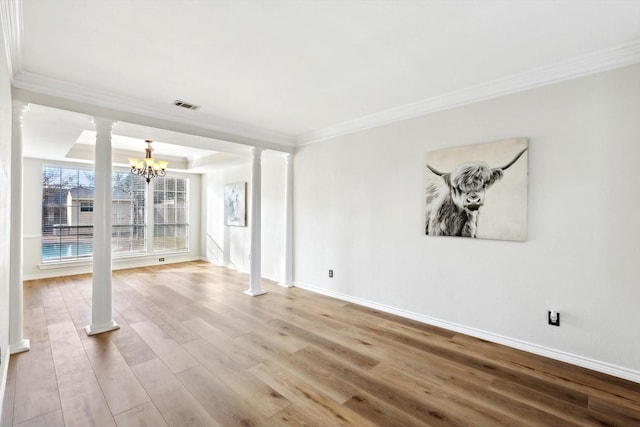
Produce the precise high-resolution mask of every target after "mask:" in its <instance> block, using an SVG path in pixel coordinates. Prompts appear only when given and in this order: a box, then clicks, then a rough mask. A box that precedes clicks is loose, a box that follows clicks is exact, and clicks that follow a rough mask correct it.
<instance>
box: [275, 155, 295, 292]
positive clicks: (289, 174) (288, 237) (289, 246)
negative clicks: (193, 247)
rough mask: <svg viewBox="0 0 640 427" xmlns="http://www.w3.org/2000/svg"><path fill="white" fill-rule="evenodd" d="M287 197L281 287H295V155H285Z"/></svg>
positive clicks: (285, 196)
mask: <svg viewBox="0 0 640 427" xmlns="http://www.w3.org/2000/svg"><path fill="white" fill-rule="evenodd" d="M285 162H286V171H285V172H286V174H285V195H284V209H285V210H284V281H282V282H280V283H278V284H279V285H280V286H284V287H286V288H290V287H292V286H293V154H290V153H287V154H286V155H285Z"/></svg>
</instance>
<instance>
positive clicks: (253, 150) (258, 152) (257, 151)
mask: <svg viewBox="0 0 640 427" xmlns="http://www.w3.org/2000/svg"><path fill="white" fill-rule="evenodd" d="M263 151H264V148H261V147H253V148H251V154H252V155H253V157H260V155H261V154H262V152H263Z"/></svg>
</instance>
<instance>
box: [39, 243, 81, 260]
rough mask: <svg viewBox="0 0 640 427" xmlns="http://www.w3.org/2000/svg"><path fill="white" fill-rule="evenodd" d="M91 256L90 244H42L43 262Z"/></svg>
mask: <svg viewBox="0 0 640 427" xmlns="http://www.w3.org/2000/svg"><path fill="white" fill-rule="evenodd" d="M91 255H93V245H92V244H91V243H88V244H87V243H85V244H83V243H80V244H77V243H73V242H66V243H43V244H42V260H43V261H49V260H52V259H62V258H79V257H83V256H91Z"/></svg>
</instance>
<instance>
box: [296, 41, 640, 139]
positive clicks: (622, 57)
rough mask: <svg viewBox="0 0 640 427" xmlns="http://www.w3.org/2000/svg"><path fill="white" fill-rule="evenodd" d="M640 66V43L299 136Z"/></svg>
mask: <svg viewBox="0 0 640 427" xmlns="http://www.w3.org/2000/svg"><path fill="white" fill-rule="evenodd" d="M637 63H640V40H634V41H633V42H630V43H625V44H622V45H619V46H616V47H615V48H611V49H604V50H600V51H597V52H592V53H589V54H586V55H581V56H578V57H575V58H572V59H569V60H566V61H561V62H559V63H557V64H554V65H549V66H544V67H539V68H536V69H533V70H530V71H526V72H523V73H520V74H515V75H512V76H508V77H505V78H501V79H497V80H493V81H490V82H486V83H483V84H480V85H476V86H472V87H468V88H466V89H461V90H456V91H454V92H450V93H447V94H444V95H442V96H436V97H433V98H429V99H425V100H423V101H419V102H415V103H412V104H407V105H403V106H400V107H397V108H392V109H389V110H385V111H381V112H378V113H375V114H371V115H368V116H365V117H360V118H358V119H355V120H349V121H346V122H343V123H338V124H335V125H332V126H328V127H326V128H323V129H319V130H316V131H312V132H308V133H305V134H301V135H298V136H296V138H295V145H296V146H302V145H306V144H311V143H315V142H319V141H322V140H325V139H329V138H335V137H338V136H341V135H347V134H350V133H354V132H358V131H361V130H366V129H370V128H374V127H377V126H381V125H384V124H388V123H393V122H397V121H401V120H406V119H410V118H413V117H418V116H422V115H425V114H430V113H435V112H438V111H443V110H448V109H451V108H455V107H459V106H462V105H467V104H472V103H475V102H479V101H483V100H487V99H491V98H497V97H500V96H504V95H508V94H511V93H516V92H522V91H525V90H529V89H533V88H536V87H540V86H545V85H549V84H553V83H558V82H561V81H565V80H571V79H574V78H578V77H582V76H586V75H589V74H595V73H599V72H603V71H607V70H612V69H615V68H621V67H625V66H629V65H633V64H637Z"/></svg>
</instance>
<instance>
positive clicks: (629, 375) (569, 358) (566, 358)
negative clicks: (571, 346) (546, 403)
mask: <svg viewBox="0 0 640 427" xmlns="http://www.w3.org/2000/svg"><path fill="white" fill-rule="evenodd" d="M294 283H295V286H296V287H298V288H301V289H305V290H308V291H311V292H315V293H318V294H322V295H326V296H329V297H333V298H337V299H339V300H343V301H348V302H352V303H354V304H358V305H362V306H365V307H369V308H373V309H376V310H380V311H384V312H385V313H391V314H395V315H397V316H400V317H404V318H407V319H412V320H416V321H418V322H422V323H425V324H428V325H432V326H437V327H440V328H444V329H447V330H450V331H454V332H459V333H461V334H465V335H470V336H472V337H476V338H480V339H483V340H486V341H490V342H494V343H497V344H502V345H506V346H508V347H512V348H516V349H518V350H523V351H526V352H529V353H533V354H537V355H540V356H544V357H548V358H550V359H554V360H559V361H561V362H566V363H569V364H571V365H576V366H581V367H583V368H587V369H592V370H594V371H598V372H602V373H604V374H608V375H612V376H614V377H619V378H624V379H626V380H629V381H633V382H636V383H640V371H636V370H633V369H628V368H624V367H622V366H617V365H613V364H611V363H607V362H602V361H599V360H595V359H591V358H588V357H583V356H579V355H577V354H572V353H567V352H565V351H561V350H557V349H553V348H549V347H545V346H541V345H538V344H534V343H530V342H527V341H522V340H519V339H515V338H510V337H506V336H503V335H499V334H494V333H492V332H487V331H483V330H480V329H476V328H472V327H469V326H465V325H460V324H457V323H453V322H449V321H446V320H441V319H437V318H434V317H430V316H425V315H423V314H419V313H414V312H411V311H408V310H403V309H401V308H396V307H392V306H389V305H385V304H380V303H377V302H374V301H369V300H366V299H363V298H358V297H354V296H351V295H347V294H343V293H341V292H336V291H332V290H328V289H323V288H319V287H316V286H313V285H309V284H306V283H301V282H294Z"/></svg>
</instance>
